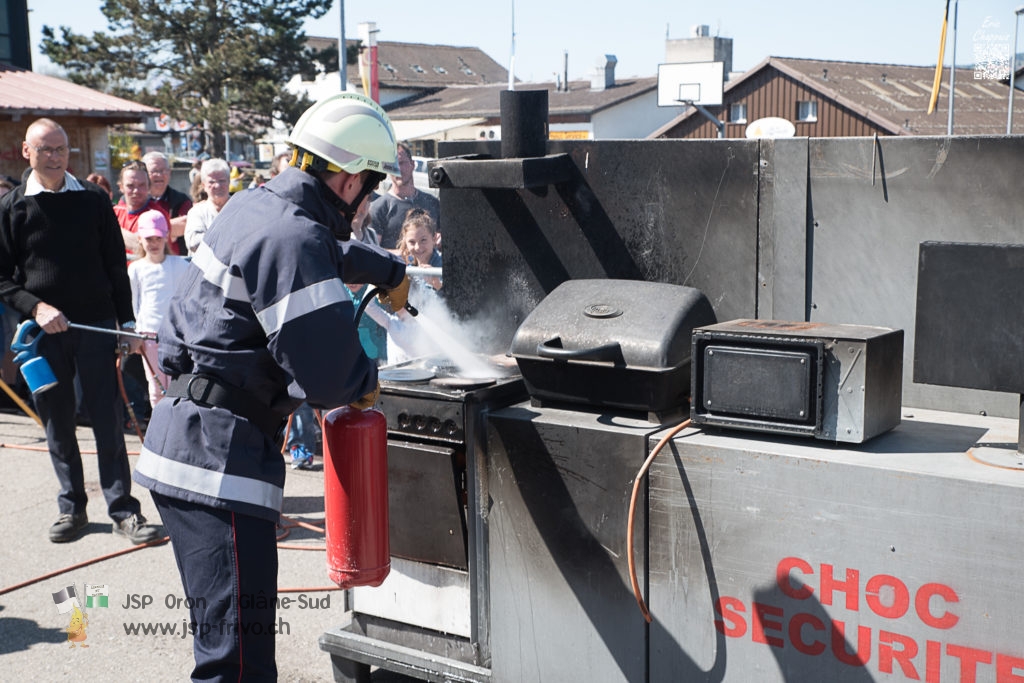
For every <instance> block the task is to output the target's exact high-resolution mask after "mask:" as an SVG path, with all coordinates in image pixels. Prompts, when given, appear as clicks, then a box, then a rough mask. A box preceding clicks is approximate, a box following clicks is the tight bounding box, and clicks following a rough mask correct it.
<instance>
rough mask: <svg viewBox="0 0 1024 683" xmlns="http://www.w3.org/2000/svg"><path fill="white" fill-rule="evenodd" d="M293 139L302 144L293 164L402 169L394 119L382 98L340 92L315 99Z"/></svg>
mask: <svg viewBox="0 0 1024 683" xmlns="http://www.w3.org/2000/svg"><path fill="white" fill-rule="evenodd" d="M287 142H288V143H289V144H291V145H293V146H294V147H295V148H296V153H295V154H293V155H292V165H293V166H301V167H302V168H307V167H312V168H314V169H315V170H321V171H324V170H326V171H333V172H338V171H345V172H346V173H351V174H352V175H355V174H357V173H359V172H360V171H363V170H367V169H368V170H370V171H375V172H377V173H388V174H391V175H398V173H399V171H398V152H397V145H396V141H395V130H394V128H392V126H391V120H390V119H388V115H387V114H386V113H385V112H384V110H383V109H381V107H380V105H379V104H377V103H376V102H374V101H373V100H371V99H370V98H368V97H364V96H363V95H359V94H357V93H349V92H342V93H338V94H336V95H331V96H330V97H327V98H325V99H322V100H320V101H319V102H317V103H316V104H314V105H313V106H312V107H310V108H309V109H307V110H306V111H305V113H303V114H302V116H300V117H299V120H298V122H297V123H296V124H295V127H294V128H293V129H292V134H291V135H290V136H288V138H287ZM317 157H319V159H320V160H322V161H318V159H317Z"/></svg>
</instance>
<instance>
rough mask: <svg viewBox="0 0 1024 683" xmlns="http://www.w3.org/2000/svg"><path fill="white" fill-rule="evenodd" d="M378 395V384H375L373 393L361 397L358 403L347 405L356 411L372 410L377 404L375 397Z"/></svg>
mask: <svg viewBox="0 0 1024 683" xmlns="http://www.w3.org/2000/svg"><path fill="white" fill-rule="evenodd" d="M379 395H380V382H377V384H376V385H374V387H373V391H371V392H370V393H368V394H367V395H366V396H363V397H362V398H361V399H359V400H358V401H352V403H349V405H350V406H351V407H353V408H355V409H356V410H366V409H368V408H372V407H373V406H374V404H376V403H377V397H378V396H379Z"/></svg>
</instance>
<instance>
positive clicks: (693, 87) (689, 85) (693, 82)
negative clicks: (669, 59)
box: [658, 62, 725, 107]
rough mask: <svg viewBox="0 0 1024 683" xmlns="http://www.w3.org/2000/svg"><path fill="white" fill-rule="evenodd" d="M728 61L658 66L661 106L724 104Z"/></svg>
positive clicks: (659, 103)
mask: <svg viewBox="0 0 1024 683" xmlns="http://www.w3.org/2000/svg"><path fill="white" fill-rule="evenodd" d="M724 69H725V62H691V63H688V64H659V65H658V106H659V107H681V106H685V105H687V104H700V105H704V106H716V105H720V104H722V84H723V82H724V80H725V77H724V76H725V71H724Z"/></svg>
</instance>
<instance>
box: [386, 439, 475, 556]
mask: <svg viewBox="0 0 1024 683" xmlns="http://www.w3.org/2000/svg"><path fill="white" fill-rule="evenodd" d="M465 477H466V462H465V455H464V454H461V453H456V452H455V451H453V450H452V449H450V448H442V447H437V446H427V445H424V444H415V443H410V442H406V441H395V440H389V441H388V515H389V517H388V519H389V522H390V523H389V526H390V535H391V538H390V543H391V554H392V555H394V556H395V557H403V558H405V559H407V560H416V561H418V562H427V563H429V564H441V565H445V566H448V567H457V568H459V569H466V568H467V566H468V565H467V561H466V560H467V558H466V517H465V514H466V513H465V504H466V490H465Z"/></svg>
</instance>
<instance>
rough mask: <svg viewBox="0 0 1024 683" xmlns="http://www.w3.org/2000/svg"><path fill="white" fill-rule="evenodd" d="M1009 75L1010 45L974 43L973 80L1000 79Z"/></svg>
mask: <svg viewBox="0 0 1024 683" xmlns="http://www.w3.org/2000/svg"><path fill="white" fill-rule="evenodd" d="M1009 77H1010V46H1009V45H1004V44H1002V43H980V44H979V43H975V45H974V80H986V81H1000V80H1002V79H1004V78H1009Z"/></svg>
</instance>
